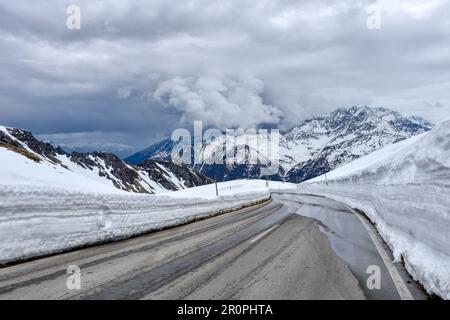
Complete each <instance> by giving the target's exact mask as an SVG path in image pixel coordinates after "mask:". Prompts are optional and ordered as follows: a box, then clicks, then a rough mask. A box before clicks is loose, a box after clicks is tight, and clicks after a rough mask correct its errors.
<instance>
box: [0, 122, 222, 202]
mask: <svg viewBox="0 0 450 320" xmlns="http://www.w3.org/2000/svg"><path fill="white" fill-rule="evenodd" d="M2 147H3V149H6V150H8V151H10V152H14V153H16V154H20V155H22V156H25V157H26V158H28V159H30V160H33V162H35V163H40V164H42V166H40V167H39V166H38V167H37V168H38V169H37V170H39V169H42V170H44V171H45V170H47V171H45V172H47V173H48V174H50V175H53V174H54V172H52V170H53V171H55V172H58V173H59V174H62V175H63V176H64V173H68V172H71V173H75V174H78V175H81V176H84V177H87V178H88V179H84V178H82V179H81V180H83V183H85V184H86V181H87V182H88V183H89V181H91V180H93V181H92V183H98V182H100V183H101V184H104V185H109V186H112V187H114V188H115V189H118V190H123V191H128V192H135V193H158V192H164V191H168V190H170V191H175V190H179V189H184V188H189V187H194V186H200V185H204V184H208V183H211V182H213V180H212V179H210V178H208V177H206V176H204V175H202V174H199V173H197V172H195V171H194V170H193V169H192V168H190V167H188V166H185V165H176V164H172V163H170V162H164V161H155V160H149V161H147V162H145V163H144V164H143V165H141V166H135V165H130V164H128V163H126V162H124V161H123V160H121V159H119V158H118V157H117V156H116V155H115V154H113V153H107V152H88V153H79V152H72V153H70V154H68V153H67V152H65V151H64V150H63V149H62V148H59V147H57V148H55V147H54V146H52V145H51V144H50V143H47V142H43V141H40V140H38V139H36V138H35V137H34V136H33V134H32V133H31V132H30V131H27V130H24V129H19V128H8V127H0V149H1V148H2ZM3 158H5V157H3ZM3 160H4V159H0V162H2V161H3ZM4 161H6V160H4ZM30 165H33V163H31V164H30ZM0 168H1V169H2V171H4V172H3V174H4V175H5V176H8V177H11V176H18V175H20V174H21V173H20V172H14V169H13V168H10V166H8V164H7V163H5V164H3V163H2V166H0ZM25 168H26V167H25ZM33 168H34V170H36V166H33ZM48 170H50V171H48ZM36 174H37V173H36ZM71 176H73V174H71ZM25 178H26V177H25ZM40 179H41V180H42V179H44V180H45V174H43V173H42V174H41V175H40ZM5 180H6V179H5ZM56 180H57V179H56ZM13 182H14V181H13ZM56 182H57V181H56Z"/></svg>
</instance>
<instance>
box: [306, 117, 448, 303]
mask: <svg viewBox="0 0 450 320" xmlns="http://www.w3.org/2000/svg"><path fill="white" fill-rule="evenodd" d="M327 180H328V185H327V184H325V183H324V181H325V176H321V177H318V178H316V179H313V180H311V181H308V182H307V183H303V184H301V185H300V186H299V190H300V191H301V192H309V193H315V194H322V195H325V196H327V197H330V198H333V199H335V200H338V201H342V202H344V203H346V204H348V205H349V206H351V207H353V208H359V209H361V210H363V211H364V212H365V213H366V214H367V215H368V217H369V218H370V219H371V220H372V222H374V224H375V225H376V227H377V229H378V231H379V233H380V235H381V236H382V237H383V239H384V240H385V241H386V242H387V243H388V244H389V246H390V247H391V249H392V251H393V253H394V257H395V259H396V260H397V261H398V260H400V259H401V258H403V259H404V261H405V264H406V267H407V269H408V271H409V272H410V274H411V275H412V276H413V277H414V279H416V280H418V281H420V282H421V283H422V284H423V285H424V286H425V288H426V289H427V291H428V292H429V293H435V294H437V295H439V296H441V297H443V298H445V299H450V121H445V122H443V123H442V124H441V125H439V126H438V127H436V128H435V129H434V130H432V131H431V132H429V133H425V134H422V135H420V136H417V137H413V138H411V139H408V140H405V141H402V142H399V143H397V144H394V145H391V146H388V147H386V148H383V149H381V150H379V151H376V152H374V153H372V154H370V155H368V156H366V157H363V158H360V159H358V160H356V161H354V162H352V163H350V164H348V165H345V166H343V167H340V168H338V169H336V170H334V171H332V172H330V173H328V174H327Z"/></svg>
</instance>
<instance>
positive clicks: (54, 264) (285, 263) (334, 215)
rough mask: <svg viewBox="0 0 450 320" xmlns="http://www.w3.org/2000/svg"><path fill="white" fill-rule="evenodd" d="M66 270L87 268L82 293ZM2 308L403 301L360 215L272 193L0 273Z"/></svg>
mask: <svg viewBox="0 0 450 320" xmlns="http://www.w3.org/2000/svg"><path fill="white" fill-rule="evenodd" d="M70 265H77V266H78V267H79V268H80V269H81V289H80V290H69V289H68V288H67V285H66V282H67V279H68V275H67V274H66V270H67V267H68V266H70ZM370 265H376V266H378V267H379V268H380V270H381V288H380V289H369V288H367V285H366V281H367V278H368V276H369V274H368V273H367V268H368V266H370ZM397 268H401V266H397ZM404 277H407V275H404ZM405 281H409V280H408V279H405ZM408 286H409V288H410V289H411V291H412V293H413V296H414V297H415V298H424V297H425V296H424V295H423V294H422V293H421V291H420V290H419V289H417V288H416V287H415V286H414V284H413V283H412V282H411V283H409V284H408ZM0 299H400V296H399V294H398V292H397V290H396V288H395V285H394V283H393V281H392V279H391V277H390V275H389V272H388V271H387V269H386V267H385V266H384V263H383V261H382V259H381V258H380V256H379V254H378V252H377V250H376V248H375V246H374V244H373V242H372V240H371V239H370V237H369V235H368V233H367V230H366V229H364V227H363V225H362V224H361V222H360V221H359V220H358V218H357V217H356V215H355V213H354V212H352V211H351V210H350V209H348V208H347V207H345V206H344V205H342V204H340V203H338V202H335V201H332V200H329V199H325V198H321V197H315V196H308V195H299V194H291V193H289V192H274V193H273V194H272V201H271V202H269V203H266V204H263V205H258V206H254V207H251V208H246V209H243V210H239V211H235V212H232V213H227V214H224V215H221V216H217V217H214V218H211V219H207V220H203V221H199V222H195V223H191V224H188V225H185V226H180V227H176V228H172V229H168V230H164V231H161V232H157V233H152V234H148V235H144V236H140V237H136V238H133V239H129V240H125V241H119V242H114V243H109V244H104V245H100V246H95V247H90V248H85V249H81V250H77V251H73V252H68V253H64V254H60V255H55V256H52V257H47V258H43V259H38V260H34V261H29V262H26V263H22V264H18V265H14V266H11V267H6V268H3V269H0Z"/></svg>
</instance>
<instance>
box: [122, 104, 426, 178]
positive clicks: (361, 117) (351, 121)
mask: <svg viewBox="0 0 450 320" xmlns="http://www.w3.org/2000/svg"><path fill="white" fill-rule="evenodd" d="M432 127H433V125H432V124H431V123H430V122H428V121H426V120H424V119H422V118H419V117H409V118H407V117H403V116H402V115H400V114H399V113H398V112H395V111H392V110H388V109H385V108H369V107H367V106H365V107H351V108H339V109H337V110H335V111H334V112H331V113H329V114H326V115H324V116H322V117H317V118H313V119H310V120H306V121H304V122H303V123H302V124H300V125H299V126H297V127H294V128H292V129H291V130H289V131H287V132H285V133H284V134H282V135H281V137H280V164H279V170H278V174H276V175H274V176H272V177H271V179H274V180H284V181H289V182H296V183H297V182H301V181H305V180H308V179H311V178H314V177H316V176H319V175H321V174H323V173H326V172H328V171H330V170H333V169H335V168H337V167H339V166H341V165H344V164H346V163H348V162H351V161H353V160H355V159H357V158H359V157H361V156H364V155H367V154H369V153H371V152H373V151H375V150H378V149H380V148H382V147H384V146H386V145H389V144H393V143H396V142H398V141H401V140H404V139H407V138H410V137H412V136H414V135H417V134H420V133H423V132H426V131H429V130H430V129H431V128H432ZM225 144H226V137H225V136H224V137H222V138H221V139H219V140H218V141H217V140H216V141H214V143H210V144H205V145H204V146H203V148H202V150H201V151H200V152H201V153H203V160H204V162H206V163H208V162H209V163H212V162H213V161H210V160H211V159H209V158H210V157H213V156H214V155H215V154H217V151H218V150H220V149H225V147H224V145H225ZM173 145H174V143H173V142H172V141H170V139H167V140H164V141H161V142H159V143H157V144H155V145H153V146H151V147H149V148H147V149H145V150H143V151H141V152H138V153H136V154H134V155H132V156H131V157H129V158H127V159H126V161H128V162H130V163H135V164H137V163H139V162H141V161H143V160H145V159H166V160H167V159H170V150H171V149H172V147H173ZM237 147H238V148H239V147H241V148H243V147H245V146H243V145H242V146H237ZM247 148H249V146H247ZM208 160H209V161H208ZM195 168H196V169H197V170H198V171H200V172H202V173H203V174H205V175H207V176H210V177H213V178H215V179H217V180H225V181H226V180H233V179H239V178H262V177H263V175H264V173H263V170H262V167H261V166H260V165H258V164H247V165H246V164H228V165H221V164H202V165H197V166H196V167H195Z"/></svg>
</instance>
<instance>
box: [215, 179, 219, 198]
mask: <svg viewBox="0 0 450 320" xmlns="http://www.w3.org/2000/svg"><path fill="white" fill-rule="evenodd" d="M215 185H216V196H217V197H218V196H219V188H218V187H217V180H216V182H215Z"/></svg>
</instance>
